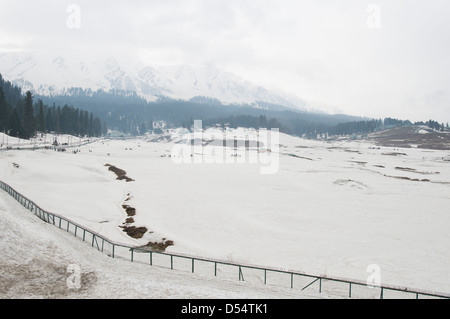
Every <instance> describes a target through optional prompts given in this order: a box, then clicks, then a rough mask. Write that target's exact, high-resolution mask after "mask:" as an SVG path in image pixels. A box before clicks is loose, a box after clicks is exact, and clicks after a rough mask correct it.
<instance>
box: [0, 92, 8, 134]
mask: <svg viewBox="0 0 450 319" xmlns="http://www.w3.org/2000/svg"><path fill="white" fill-rule="evenodd" d="M8 126H9V125H8V105H7V103H6V99H5V94H4V93H3V88H2V87H1V86H0V131H1V132H4V131H6V129H7V127H8Z"/></svg>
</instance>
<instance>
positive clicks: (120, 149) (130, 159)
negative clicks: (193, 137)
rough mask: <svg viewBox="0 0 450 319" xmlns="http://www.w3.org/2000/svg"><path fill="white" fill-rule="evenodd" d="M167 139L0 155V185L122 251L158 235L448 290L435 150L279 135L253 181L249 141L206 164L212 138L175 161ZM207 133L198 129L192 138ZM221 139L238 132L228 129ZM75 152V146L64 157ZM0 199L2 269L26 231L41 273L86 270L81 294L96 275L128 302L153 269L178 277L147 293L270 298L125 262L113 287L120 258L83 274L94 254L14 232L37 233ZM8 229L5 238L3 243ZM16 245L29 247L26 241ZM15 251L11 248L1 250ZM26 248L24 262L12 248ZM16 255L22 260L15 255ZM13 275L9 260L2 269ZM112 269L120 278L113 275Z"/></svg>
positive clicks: (187, 250)
mask: <svg viewBox="0 0 450 319" xmlns="http://www.w3.org/2000/svg"><path fill="white" fill-rule="evenodd" d="M178 133H179V132H178ZM178 133H177V134H174V136H172V137H173V138H172V139H171V140H169V141H160V142H151V139H152V138H153V137H148V138H146V139H134V140H103V141H98V142H95V143H93V144H89V145H85V146H80V147H77V148H74V149H68V150H67V151H66V152H55V151H52V150H43V149H41V150H35V151H23V150H22V151H18V150H9V151H3V152H2V153H0V180H3V181H4V182H6V183H8V184H10V185H11V186H13V187H14V188H15V189H17V190H18V191H20V192H21V193H22V194H24V195H25V196H27V197H29V198H30V199H32V200H34V201H35V202H36V203H38V204H39V205H40V206H41V207H42V208H43V209H46V210H48V211H51V212H54V213H57V214H60V215H63V216H66V217H68V218H69V219H71V220H73V221H75V222H78V223H80V224H82V225H84V226H85V227H87V228H89V229H92V230H94V231H96V232H98V233H101V234H102V235H104V236H106V237H108V238H110V239H112V240H114V241H117V242H122V243H124V244H128V245H145V244H147V243H148V242H149V241H152V242H161V241H168V240H171V241H173V243H174V245H172V246H169V247H168V248H167V251H168V252H177V253H184V254H190V255H195V256H199V257H207V258H217V259H222V260H228V261H232V262H235V263H245V264H254V265H262V266H269V267H276V268H283V269H291V270H299V271H303V272H306V273H311V274H316V275H327V276H333V277H344V278H349V279H356V280H362V281H365V280H366V279H367V278H368V277H369V275H370V274H371V273H370V272H369V271H368V267H370V266H371V265H376V266H378V267H379V270H380V273H379V275H380V279H381V284H382V285H399V286H407V287H411V288H418V289H425V290H432V291H436V292H441V293H449V292H450V274H449V272H448V269H449V268H450V267H449V266H450V232H449V231H448V230H449V229H450V228H449V226H450V214H449V207H450V192H449V190H450V162H448V161H445V160H443V158H448V156H449V152H448V151H435V150H433V151H432V150H423V149H415V148H411V149H394V148H387V147H381V148H379V147H376V146H375V145H373V144H370V143H366V142H357V141H335V142H322V141H308V140H303V139H299V138H295V137H291V136H287V135H284V134H280V136H279V145H277V147H272V152H271V154H269V155H267V156H269V159H271V160H272V164H274V163H275V164H276V165H277V166H276V168H277V170H276V171H275V172H274V173H273V174H261V167H263V166H267V162H264V163H263V162H261V161H253V162H251V161H250V160H248V159H249V158H252V157H251V156H256V157H257V156H262V153H258V152H257V149H256V148H253V147H250V149H249V150H245V148H244V147H242V148H239V149H238V150H236V151H234V150H233V149H232V148H229V149H227V150H228V151H229V153H225V157H224V158H226V161H225V162H224V163H217V162H214V161H212V162H213V163H211V161H209V160H208V156H210V155H211V154H213V152H212V150H213V146H212V144H210V145H205V147H203V148H200V149H195V153H194V154H193V156H190V155H187V154H184V155H183V156H184V158H183V159H180V157H177V156H174V155H179V154H180V153H176V152H175V153H174V150H176V149H177V147H179V146H180V144H176V142H177V141H179V140H180V139H181V138H182V137H181V136H180V135H179V134H178ZM220 133H221V132H220V131H217V130H216V131H214V130H209V131H207V132H205V140H209V139H210V137H211V135H212V134H215V135H216V136H217V135H218V136H220ZM233 134H234V135H236V136H245V135H249V134H250V135H251V134H252V132H249V131H245V130H236V131H234V132H233ZM272 146H274V145H272ZM75 149H76V150H79V152H77V153H76V154H74V153H73V150H75ZM214 150H217V148H214ZM261 150H262V148H260V151H261ZM202 154H203V156H202ZM257 158H258V157H257ZM231 159H233V161H235V162H233V163H232V162H231ZM246 159H247V160H246ZM275 160H276V161H275ZM238 161H241V162H240V163H238ZM14 164H16V165H14ZM105 164H111V165H114V166H116V167H118V168H121V169H123V170H125V171H126V172H127V174H126V175H127V176H128V177H130V178H132V179H133V180H134V181H132V182H125V181H124V180H116V179H115V177H116V176H115V175H114V174H113V173H112V172H110V171H108V167H107V166H105ZM5 196H7V195H2V197H1V199H2V202H1V203H0V204H1V205H0V207H2V208H3V209H0V210H1V211H2V220H6V224H5V223H3V222H2V231H1V233H0V234H1V236H2V238H3V239H2V248H1V249H3V250H6V251H7V252H9V253H10V254H11V255H14V257H12V259H11V260H12V262H11V264H10V265H21V264H22V263H23V264H25V265H27V266H29V267H32V265H33V263H32V260H33V258H34V257H33V254H37V253H38V252H37V251H41V252H43V249H32V248H31V247H33V246H34V243H33V238H34V240H35V241H37V239H36V237H37V236H40V237H41V238H43V240H44V241H45V244H44V245H42V247H48V248H52V247H55V253H53V252H51V251H50V252H49V251H48V250H46V251H47V252H46V253H45V254H46V255H45V254H44V257H45V256H46V257H45V258H44V257H42V258H43V259H47V261H46V263H48V265H49V267H50V266H51V265H57V264H58V262H61V263H62V264H67V263H68V262H70V263H76V264H81V265H82V268H83V267H86V269H89V271H91V272H92V274H93V275H90V276H92V277H93V278H96V279H95V280H93V281H95V282H96V283H95V284H92V287H93V288H92V289H87V290H86V291H84V292H83V293H84V295H85V296H96V297H97V296H101V294H103V293H108V292H106V290H107V289H106V288H104V289H103V288H100V287H99V286H98V285H99V284H98V283H99V282H100V281H102V280H100V279H99V277H101V276H110V277H109V278H106V279H105V280H104V282H105V283H107V285H106V286H108V288H109V287H111V286H114V285H112V284H111V282H115V280H117V286H114V287H113V288H111V290H112V292H111V293H117V294H118V295H119V296H136V295H137V294H138V290H139V289H137V288H133V287H142V288H143V289H150V290H151V289H153V288H152V285H154V284H155V283H157V285H163V284H164V283H163V280H162V279H161V277H164V276H166V275H162V276H161V275H160V274H159V275H158V273H159V271H162V272H164V274H167V277H168V278H170V280H172V279H173V280H174V281H176V280H179V281H180V282H181V283H182V284H181V285H182V286H181V287H183V288H180V290H177V289H178V288H174V287H173V286H175V285H178V284H176V283H173V286H171V285H172V281H169V282H168V283H167V284H168V286H169V288H167V289H166V290H165V292H164V293H160V292H152V293H154V295H152V296H157V297H165V296H167V295H172V296H180V295H182V294H184V293H186V294H187V296H201V297H202V296H210V297H220V296H230V295H231V296H236V297H242V296H245V297H249V296H250V297H251V296H255V294H256V295H257V294H258V293H261V295H263V296H266V297H269V298H270V297H271V296H272V295H271V294H272V292H270V291H267V290H264V289H267V288H265V287H264V286H262V287H261V288H254V287H253V286H245V285H244V286H242V284H243V283H239V282H238V281H234V282H233V284H231V283H230V282H227V283H222V282H221V281H219V284H218V285H217V286H214V285H213V284H212V286H209V283H212V282H213V281H214V280H218V279H217V278H210V277H208V279H205V278H203V277H197V275H192V276H193V277H190V276H191V275H189V276H187V277H186V274H180V275H179V274H175V273H174V272H170V270H168V271H167V272H166V271H165V270H159V269H158V270H151V271H150V273H153V274H154V275H155V277H152V278H151V279H149V280H147V281H145V280H144V279H143V278H144V277H145V276H151V275H148V274H147V275H144V274H141V273H140V268H136V277H133V275H131V274H130V275H129V276H130V279H129V281H127V279H126V278H125V277H124V276H123V273H124V272H127V273H130V272H131V271H130V268H129V263H128V265H126V266H125V265H123V266H122V265H121V262H122V261H118V260H111V259H110V258H108V257H106V256H102V257H100V258H99V261H98V266H95V265H96V263H97V257H95V260H96V262H95V263H93V262H92V263H90V262H89V261H90V260H93V258H94V257H93V255H91V251H90V250H89V249H90V248H89V247H86V248H84V247H83V248H80V246H79V243H77V242H75V243H73V242H72V240H70V238H67V237H65V236H64V235H60V234H59V233H55V234H53V233H51V234H50V233H48V234H47V232H48V231H50V230H49V228H48V226H47V225H42V227H43V228H40V229H39V231H38V230H34V229H32V230H31V231H25V229H27V228H26V227H25V226H24V227H21V226H19V224H21V223H25V225H30V224H33V225H35V224H36V225H35V226H37V224H38V223H40V221H39V220H35V219H20V223H19V221H15V218H22V217H19V215H17V216H16V214H14V215H13V216H12V217H10V218H12V219H9V223H10V226H8V224H7V223H8V218H5V217H4V216H3V215H5V216H7V215H11V210H15V208H14V209H12V208H11V207H13V206H11V205H14V204H13V203H11V202H10V201H9V199H7V198H5ZM123 204H127V205H130V206H132V207H134V208H135V209H136V215H134V216H133V222H132V225H134V226H136V227H141V226H145V227H146V228H147V229H148V232H146V233H145V234H144V236H143V237H142V238H141V239H133V238H131V237H129V236H128V235H127V234H126V233H125V232H123V230H122V228H120V227H119V226H122V225H123V224H124V223H125V221H126V219H127V214H126V213H125V211H124V209H123V208H122V205H123ZM26 213H27V212H26V211H25V214H26ZM27 223H28V224H27ZM29 227H31V226H29ZM39 227H41V226H39ZM43 229H45V231H43ZM13 230H14V232H13ZM16 231H17V233H19V234H20V235H19V237H14V236H15V235H14V233H15V232H16ZM55 231H58V230H57V229H55ZM54 236H56V237H54ZM7 238H8V240H6V239H7ZM9 238H11V239H9ZM20 238H24V239H28V240H31V243H30V244H29V245H30V247H27V246H28V245H26V246H25V245H23V242H25V240H21V239H20ZM21 242H22V245H19V243H21ZM26 242H27V243H28V241H26ZM3 243H4V244H3ZM60 244H61V245H62V246H59V245H60ZM36 245H38V243H37V242H36ZM4 246H6V248H5V247H4ZM65 246H69V247H73V248H71V249H69V250H70V253H71V254H75V255H69V254H68V253H67V252H66V251H65V249H64V247H65ZM56 247H58V248H56ZM15 249H19V250H20V253H14V251H15ZM29 250H31V251H32V252H33V253H32V255H31V256H30V255H27V254H26V253H25V252H26V251H29ZM91 250H92V249H91ZM43 253H44V252H43ZM95 253H96V252H95V250H93V252H92V254H95ZM22 254H23V256H29V257H24V258H21V255H22ZM97 254H98V253H97ZM2 255H3V254H2ZM69 256H70V258H69ZM36 258H37V257H36ZM42 258H41V259H42ZM4 262H5V261H4V260H2V263H4ZM61 263H59V264H58V265H59V266H58V267H61ZM116 264H117V267H118V268H117V272H116V271H115V270H114V266H113V265H116ZM10 265H8V264H7V265H6V266H8V267H11V266H10ZM89 265H90V266H89ZM33 267H34V266H33ZM95 267H98V268H101V269H102V271H100V272H99V271H96V270H95V269H94V268H95ZM103 267H105V269H103ZM120 267H123V268H120ZM136 267H141V265H136ZM44 268H45V267H44ZM3 269H4V267H3V266H2V271H3V272H5V270H3ZM12 269H15V268H14V267H12ZM20 269H21V268H20V267H19V266H17V268H16V273H18V274H20V273H21V272H22V270H20ZM60 270H61V269H60ZM145 271H146V272H147V271H148V268H147V267H146V270H145ZM60 272H62V270H61V271H60ZM91 272H89V273H91ZM103 272H105V273H107V274H105V275H104V274H103ZM134 272H135V271H134V268H133V273H134ZM50 273H53V272H51V271H48V275H50ZM116 273H122V275H117V277H115V275H113V274H116ZM13 274H14V272H12V273H11V274H9V275H8V276H13ZM169 274H170V275H169ZM64 275H65V274H64ZM127 276H128V275H127ZM171 276H172V277H171ZM88 277H89V276H88ZM191 280H192V281H193V282H194V283H192V282H191ZM246 284H247V285H250V284H249V283H246ZM24 285H25V284H24ZM121 285H122V287H120V286H121ZM234 285H236V286H234ZM132 286H133V287H132ZM205 286H208V287H207V288H205V289H203V288H202V287H205ZM223 286H226V287H225V288H224V289H222V288H223ZM123 287H126V288H127V289H129V293H127V292H126V291H127V290H126V289H122V288H123ZM159 287H161V286H159ZM176 287H178V286H176ZM235 287H238V288H235ZM242 287H246V288H242ZM258 287H259V286H258ZM258 289H263V290H258ZM280 289H281V288H280ZM218 290H219V291H218ZM113 291H115V292H113ZM186 291H187V292H186ZM209 291H211V293H209ZM249 291H252V294H253V295H252V294H250V293H249ZM282 291H283V292H282V293H280V294H278V293H274V294H273V296H282V297H283V296H286V297H288V298H290V297H292V296H298V294H297V295H296V294H293V293H291V292H290V290H288V289H287V290H282ZM17 293H18V295H20V293H19V292H17ZM78 293H79V292H78ZM149 293H150V292H149ZM297 293H298V291H297ZM28 294H31V293H30V292H28ZM189 294H191V295H189ZM25 295H27V293H25Z"/></svg>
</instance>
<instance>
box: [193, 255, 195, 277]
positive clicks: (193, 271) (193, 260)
mask: <svg viewBox="0 0 450 319" xmlns="http://www.w3.org/2000/svg"><path fill="white" fill-rule="evenodd" d="M194 260H195V259H194V258H192V273H194Z"/></svg>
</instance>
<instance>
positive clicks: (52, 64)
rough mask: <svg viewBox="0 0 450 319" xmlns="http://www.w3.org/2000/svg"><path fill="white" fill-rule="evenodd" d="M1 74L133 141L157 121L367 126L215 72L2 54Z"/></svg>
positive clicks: (287, 127)
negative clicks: (88, 114) (92, 116)
mask: <svg viewBox="0 0 450 319" xmlns="http://www.w3.org/2000/svg"><path fill="white" fill-rule="evenodd" d="M0 74H2V76H3V78H4V79H5V80H7V81H10V82H11V83H12V84H13V85H16V86H17V87H20V88H21V90H22V93H25V92H26V91H31V92H32V93H33V96H34V100H35V102H37V101H39V100H40V101H42V102H43V103H44V104H45V105H48V106H52V105H53V106H61V107H62V106H64V105H68V106H74V107H77V108H80V109H82V110H86V111H88V112H93V113H94V114H95V116H97V117H99V118H100V120H101V122H102V123H103V124H104V126H105V127H108V129H112V130H118V131H121V132H124V133H129V134H142V133H145V132H146V131H148V130H152V129H153V122H154V121H166V122H168V123H170V125H173V126H183V127H189V126H190V125H191V124H192V122H193V120H194V119H200V120H203V121H204V122H205V123H207V124H210V125H214V124H217V123H219V124H221V125H225V124H227V125H231V126H247V127H250V126H251V127H253V126H259V127H267V128H269V127H272V128H275V127H276V128H279V129H280V130H282V131H283V132H286V133H289V134H295V135H305V134H306V135H308V136H316V135H317V133H324V132H327V131H328V129H329V128H330V127H333V126H335V125H337V124H339V123H343V122H349V121H358V120H365V119H363V118H360V117H356V116H349V115H342V114H337V115H331V114H327V113H323V112H317V111H316V112H311V111H308V110H307V103H306V102H305V101H302V100H301V99H298V98H292V97H289V98H287V97H286V96H281V95H279V94H277V93H273V92H271V91H269V90H267V89H265V88H263V87H260V86H257V85H253V84H251V83H250V82H248V81H245V80H243V79H241V78H239V77H237V76H235V75H232V74H230V73H227V72H224V71H221V70H219V69H216V68H214V67H194V66H187V65H184V66H150V65H145V64H144V63H142V62H140V61H139V60H135V59H132V58H130V57H128V58H123V57H121V58H112V57H100V58H96V57H91V58H89V59H83V58H81V57H79V56H74V55H71V54H67V55H64V56H63V55H57V54H47V53H43V52H10V53H1V54H0Z"/></svg>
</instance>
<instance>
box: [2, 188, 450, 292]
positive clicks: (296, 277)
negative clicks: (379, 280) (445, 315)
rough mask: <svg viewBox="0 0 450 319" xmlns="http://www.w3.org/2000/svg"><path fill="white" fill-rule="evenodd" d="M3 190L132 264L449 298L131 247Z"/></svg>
mask: <svg viewBox="0 0 450 319" xmlns="http://www.w3.org/2000/svg"><path fill="white" fill-rule="evenodd" d="M0 188H1V189H3V190H4V191H5V192H7V193H8V194H9V195H11V196H12V197H13V198H14V199H15V200H16V201H18V202H19V203H20V204H21V205H22V206H24V207H25V208H26V209H28V210H30V211H31V212H33V213H34V214H35V215H36V216H37V217H39V218H40V219H41V220H43V221H45V222H46V223H49V224H52V225H54V226H56V227H58V228H60V229H62V230H65V231H66V232H68V233H71V234H73V235H74V237H76V238H79V239H81V240H82V241H83V242H85V243H88V244H89V245H90V246H92V247H93V248H95V249H97V250H98V251H99V252H102V253H104V254H106V255H108V256H110V257H112V258H122V259H128V260H130V261H131V262H139V263H146V264H149V265H151V266H159V267H164V268H170V269H174V270H180V271H187V272H191V273H202V274H205V273H206V274H211V275H214V276H216V277H219V276H220V277H223V278H229V279H236V280H239V281H250V282H259V283H261V284H265V285H272V284H273V285H278V286H280V285H281V286H284V287H290V288H293V289H294V288H299V289H300V290H302V291H303V290H306V289H308V291H311V289H313V287H316V289H317V291H318V292H319V293H327V294H328V295H330V296H333V295H335V296H341V297H349V298H351V297H356V296H358V297H360V298H380V299H383V298H416V299H418V298H419V297H422V298H423V297H432V298H446V299H448V298H450V294H448V293H438V292H433V291H425V290H420V289H411V288H407V287H400V286H389V285H376V286H370V285H368V283H367V282H363V281H358V280H351V279H346V278H337V277H330V276H324V275H313V274H308V273H304V272H301V271H294V270H286V269H279V268H272V267H262V266H257V265H250V264H240V263H233V262H229V261H224V260H218V259H210V258H203V257H196V256H191V255H186V254H179V253H168V252H161V251H152V250H147V249H143V248H141V247H136V246H129V245H125V244H121V243H117V242H114V241H112V240H109V239H108V238H106V237H105V236H103V235H101V234H98V233H97V232H94V231H92V230H89V229H88V228H86V227H84V226H82V225H80V224H78V223H76V222H74V221H71V220H70V219H68V218H65V217H63V216H61V215H58V214H54V213H51V212H48V211H46V210H44V209H42V208H41V207H39V206H38V205H37V204H36V203H35V202H33V201H32V200H30V199H28V198H27V197H26V196H24V195H22V194H21V193H19V192H18V191H16V190H15V189H14V188H12V187H11V186H10V185H8V184H6V183H4V182H2V181H0Z"/></svg>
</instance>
